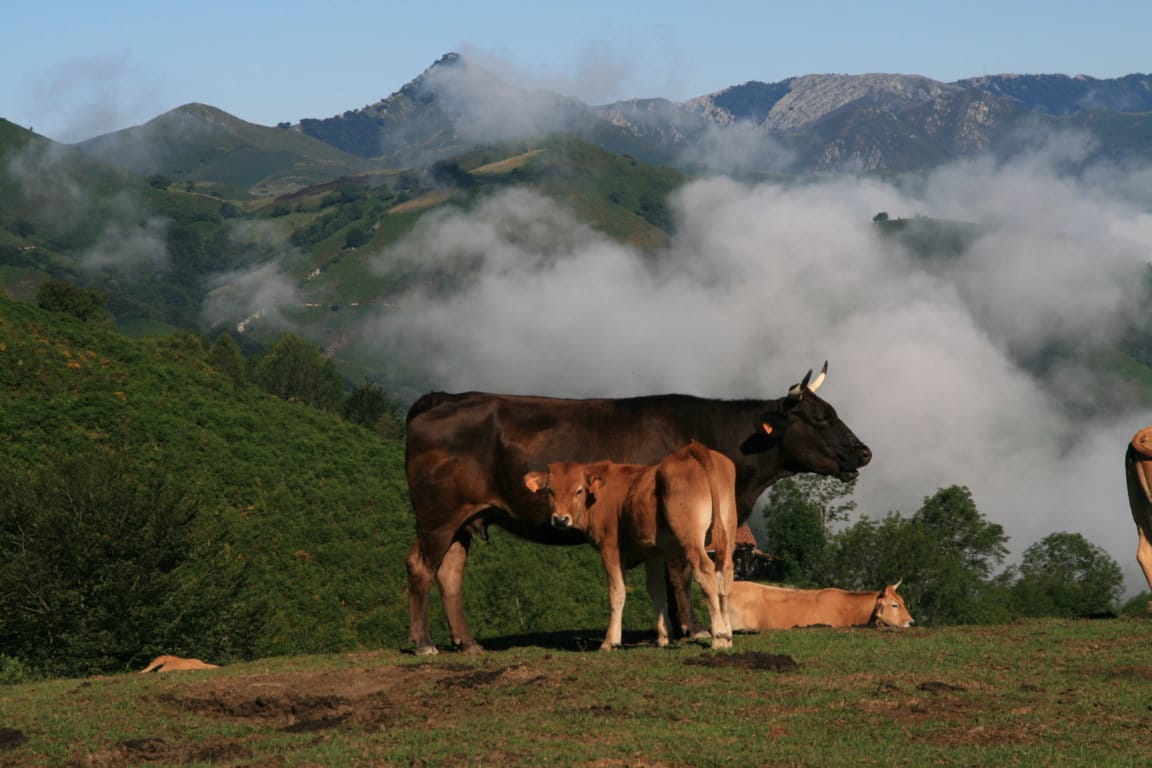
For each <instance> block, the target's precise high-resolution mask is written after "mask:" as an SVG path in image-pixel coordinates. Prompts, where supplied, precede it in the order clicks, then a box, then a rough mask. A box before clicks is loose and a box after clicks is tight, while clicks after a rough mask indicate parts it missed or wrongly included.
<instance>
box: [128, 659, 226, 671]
mask: <svg viewBox="0 0 1152 768" xmlns="http://www.w3.org/2000/svg"><path fill="white" fill-rule="evenodd" d="M219 668H220V666H219V665H218V664H206V663H205V662H203V661H200V659H182V658H180V657H179V656H157V657H156V658H154V659H152V663H151V664H149V665H148V666H146V667H144V669H142V670H140V672H141V673H143V672H177V671H181V670H187V669H219Z"/></svg>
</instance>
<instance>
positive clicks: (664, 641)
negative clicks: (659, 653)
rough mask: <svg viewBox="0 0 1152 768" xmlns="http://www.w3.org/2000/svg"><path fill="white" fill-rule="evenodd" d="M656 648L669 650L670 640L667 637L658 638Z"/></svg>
mask: <svg viewBox="0 0 1152 768" xmlns="http://www.w3.org/2000/svg"><path fill="white" fill-rule="evenodd" d="M656 647H657V648H667V647H668V638H666V637H658V638H656Z"/></svg>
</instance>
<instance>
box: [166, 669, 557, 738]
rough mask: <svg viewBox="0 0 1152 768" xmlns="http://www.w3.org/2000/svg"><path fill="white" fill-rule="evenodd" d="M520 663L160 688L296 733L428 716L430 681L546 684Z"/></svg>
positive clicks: (454, 685) (207, 708) (450, 686)
mask: <svg viewBox="0 0 1152 768" xmlns="http://www.w3.org/2000/svg"><path fill="white" fill-rule="evenodd" d="M546 680H547V676H546V675H541V674H539V673H538V672H533V671H531V670H528V669H527V668H525V667H523V666H513V667H492V668H477V667H474V666H471V665H465V664H436V665H432V664H416V665H401V666H394V667H376V668H369V669H347V670H337V671H331V672H328V671H326V672H296V673H281V674H274V675H253V676H250V677H235V678H225V679H215V680H206V681H204V682H202V683H196V684H192V685H189V686H187V687H184V688H180V689H177V690H175V691H173V692H171V693H168V694H165V695H164V697H163V700H164V701H165V702H166V703H168V704H171V705H173V706H176V707H179V708H181V709H185V710H188V711H191V712H195V713H197V714H200V715H204V716H207V717H213V718H221V719H225V720H233V721H242V722H247V723H257V724H260V725H263V726H266V727H269V728H275V729H278V730H282V731H286V732H292V733H301V732H308V731H323V730H327V729H330V728H354V729H361V730H366V731H378V730H383V729H385V728H388V727H389V726H391V725H393V724H394V723H395V722H396V721H397V720H398V719H399V718H411V717H412V715H413V714H414V713H415V714H417V715H425V716H428V715H430V714H432V713H430V712H428V711H427V708H428V706H429V703H428V700H427V697H426V696H421V695H417V694H416V692H415V689H417V688H427V687H428V686H431V687H434V688H438V689H441V690H452V691H461V692H467V691H468V690H471V689H484V688H489V687H491V686H494V685H495V686H499V685H523V684H535V683H539V682H545V681H546Z"/></svg>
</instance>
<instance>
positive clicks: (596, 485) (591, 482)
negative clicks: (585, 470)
mask: <svg viewBox="0 0 1152 768" xmlns="http://www.w3.org/2000/svg"><path fill="white" fill-rule="evenodd" d="M603 487H604V478H602V477H600V475H588V482H587V488H588V493H590V494H592V495H593V496H595V495H596V494H597V493H599V492H600V489H601V488H603Z"/></svg>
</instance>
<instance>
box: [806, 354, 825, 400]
mask: <svg viewBox="0 0 1152 768" xmlns="http://www.w3.org/2000/svg"><path fill="white" fill-rule="evenodd" d="M827 375H828V361H827V360H825V361H824V367H823V368H821V369H820V373H819V374H817V376H816V378H814V379H812V383H811V384H809V385H808V391H809V392H815V391H816V390H818V389H820V385H821V384H823V383H824V377H825V376H827Z"/></svg>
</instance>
